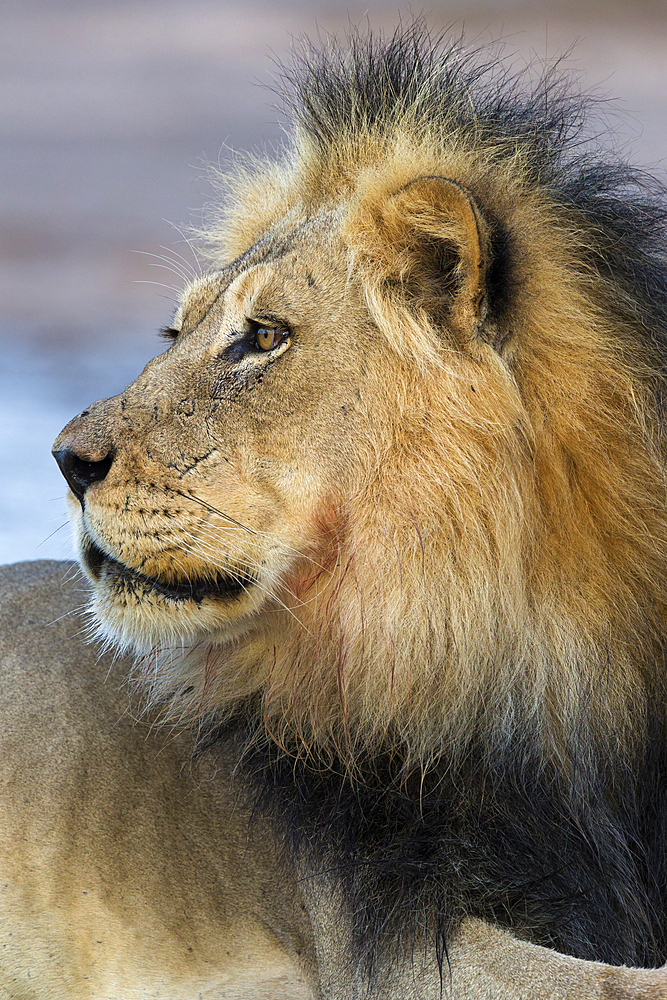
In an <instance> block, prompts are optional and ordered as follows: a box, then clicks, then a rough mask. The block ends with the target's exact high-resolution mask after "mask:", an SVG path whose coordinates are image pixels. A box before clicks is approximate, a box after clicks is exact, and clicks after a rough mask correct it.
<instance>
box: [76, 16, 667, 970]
mask: <svg viewBox="0 0 667 1000" xmlns="http://www.w3.org/2000/svg"><path fill="white" fill-rule="evenodd" d="M293 94H294V97H293V101H292V110H293V116H294V120H295V123H296V130H295V141H294V144H293V147H292V149H291V151H290V153H289V155H286V156H285V158H284V160H283V161H282V162H281V163H279V164H278V165H275V164H269V163H260V164H255V165H254V169H252V170H249V171H248V172H247V173H246V174H240V175H239V176H238V177H237V179H236V182H235V184H234V194H233V198H232V207H231V210H230V212H229V215H228V218H227V220H226V222H225V223H224V226H222V228H220V229H218V230H216V231H215V232H214V234H213V236H212V237H211V240H212V245H213V254H214V258H215V259H214V266H213V268H212V270H211V271H210V273H208V274H207V275H205V276H204V277H202V278H201V279H199V280H198V281H196V282H195V283H194V284H193V286H191V287H190V288H189V289H187V290H186V292H185V293H184V296H183V300H182V303H181V307H180V308H179V310H178V313H177V316H176V319H175V321H174V326H173V329H171V330H170V331H168V332H169V336H170V337H171V339H172V340H173V344H172V346H171V347H170V349H169V350H168V351H167V352H165V354H164V355H162V356H161V357H160V358H157V359H156V360H155V361H154V362H152V363H151V364H150V365H148V366H147V368H146V369H145V371H144V372H143V373H142V375H141V376H140V377H139V378H138V379H137V380H136V382H134V383H133V384H132V385H131V386H130V387H129V388H128V389H127V390H126V392H124V393H123V394H122V395H120V396H118V397H115V398H114V399H111V400H103V401H101V402H100V403H98V404H96V405H95V406H94V407H91V409H90V410H87V411H85V412H84V413H83V414H81V415H80V417H78V418H76V420H74V421H72V423H71V424H70V425H69V426H68V428H66V430H65V431H64V432H63V434H62V435H61V437H60V438H59V439H58V442H57V444H56V451H57V452H58V458H59V461H60V462H61V465H62V468H63V471H64V472H65V474H66V476H67V478H68V481H69V483H70V486H71V488H72V490H73V493H74V496H73V497H72V512H73V518H74V521H75V524H76V526H77V531H78V534H79V538H80V547H81V557H82V564H83V566H84V568H85V569H86V571H87V573H88V575H89V577H90V579H91V580H92V582H93V610H94V613H95V616H96V619H97V621H98V624H99V631H100V634H101V635H103V636H104V638H105V639H106V640H108V641H109V642H111V643H113V644H116V645H119V646H120V647H121V648H123V649H132V650H133V651H134V653H135V655H136V657H137V664H138V669H139V673H140V674H141V676H142V678H143V681H144V685H145V688H146V690H147V691H148V694H149V697H150V700H151V701H152V702H153V704H154V705H157V706H161V707H162V709H163V711H164V712H165V713H166V715H167V717H169V718H171V719H186V720H196V721H197V724H198V726H199V727H200V732H202V731H203V733H204V737H203V738H204V742H206V741H208V742H209V743H213V742H215V738H216V737H217V736H219V735H220V734H221V733H222V734H224V739H225V740H229V739H236V741H237V748H238V749H237V752H238V755H239V760H240V767H241V768H245V771H244V773H245V776H246V781H247V782H248V783H249V784H251V785H253V786H254V787H255V789H256V796H257V801H258V803H259V805H260V806H261V807H262V808H264V809H265V810H266V812H267V814H268V815H269V816H270V817H271V819H272V821H273V822H274V824H275V825H276V828H277V829H278V831H279V832H280V834H281V836H283V837H284V839H285V842H286V844H287V845H288V846H289V847H290V849H291V850H292V851H293V853H294V857H295V858H297V859H299V863H306V864H310V865H313V864H314V865H315V867H316V868H317V866H319V867H320V868H321V867H328V868H330V869H332V870H333V871H336V872H337V873H338V877H337V879H336V882H337V886H338V888H339V890H340V891H341V893H342V894H343V898H344V899H345V901H346V905H348V906H349V907H350V912H351V914H352V923H353V930H354V934H353V940H354V943H355V948H356V955H357V960H358V963H359V968H360V970H361V973H362V974H363V975H365V974H369V975H370V976H371V978H372V977H373V976H375V975H376V974H377V968H378V967H379V966H382V965H383V964H386V962H387V961H388V959H390V958H391V956H392V955H393V954H395V952H396V949H397V948H398V947H399V944H398V942H401V941H404V939H405V936H406V934H407V935H408V936H412V937H413V938H415V940H416V941H419V940H421V939H422V938H423V939H424V940H425V942H426V944H427V948H428V949H433V954H434V955H435V956H436V957H437V960H438V962H439V963H440V964H441V963H442V961H443V958H444V954H445V949H446V942H447V940H448V939H449V940H452V939H454V938H455V936H456V933H457V928H458V927H459V925H460V923H461V921H462V919H463V918H465V917H468V916H473V917H481V918H484V919H490V920H492V921H494V922H498V923H501V924H504V925H506V926H508V927H510V928H512V929H513V930H514V931H516V932H517V933H519V934H520V935H522V936H524V937H525V938H527V939H528V940H530V941H533V942H536V943H540V944H545V945H549V946H553V947H555V948H558V949H560V950H562V951H565V952H568V953H570V954H572V955H575V956H578V957H580V958H585V959H597V960H602V961H608V962H612V963H621V962H626V963H630V964H660V963H662V962H664V961H665V959H667V869H666V867H665V857H666V856H667V786H666V782H665V775H666V774H667V693H666V690H665V688H666V683H667V679H666V671H665V662H664V659H665V658H664V648H663V647H664V627H665V623H666V621H667V573H666V572H665V566H666V565H667V561H666V560H667V507H666V504H665V499H666V496H665V493H666V483H665V470H664V458H663V456H664V450H665V441H664V436H663V423H664V418H663V410H662V406H663V402H662V401H663V396H664V372H665V359H666V358H667V351H666V349H665V344H666V342H667V264H666V257H667V255H666V252H665V238H664V231H663V230H664V222H665V210H664V195H662V194H660V193H658V194H655V192H653V193H652V192H651V190H649V187H650V185H649V183H648V181H646V179H645V178H642V177H641V176H640V175H639V174H637V173H633V172H632V171H630V170H629V169H627V168H625V167H623V166H622V165H618V164H615V165H614V164H612V166H608V165H607V166H605V165H604V164H603V163H602V162H601V161H600V160H599V159H598V158H596V157H593V156H583V154H582V155H579V152H578V150H579V138H580V135H579V133H578V131H577V129H578V124H577V123H578V122H579V120H580V116H581V106H580V102H577V101H574V100H572V99H571V98H569V97H568V96H567V95H566V94H565V93H564V92H563V91H562V90H561V89H559V85H558V83H557V81H554V79H551V80H550V81H549V80H548V79H547V81H543V83H542V84H541V85H539V86H538V87H537V89H536V90H535V91H534V92H533V93H532V94H529V95H528V96H525V95H523V96H522V95H521V93H520V92H519V91H518V89H517V84H516V81H514V82H513V81H511V80H510V81H508V80H507V79H502V78H500V77H499V76H498V74H496V75H495V76H494V75H493V72H491V75H490V78H489V74H488V73H487V74H486V75H485V73H484V72H481V71H477V70H475V69H474V67H473V66H472V64H471V63H470V62H467V61H466V60H465V58H464V57H463V56H462V55H461V53H460V51H459V50H458V49H456V48H454V49H452V50H451V51H450V52H448V53H443V52H442V51H441V50H437V49H436V50H432V49H431V48H430V47H429V44H428V39H426V38H425V37H424V36H423V35H422V34H421V33H420V31H419V30H418V29H415V30H413V31H410V32H407V33H406V34H404V35H402V36H401V35H399V36H397V37H396V38H395V39H394V40H393V41H391V42H390V43H388V44H387V45H385V46H380V45H376V44H375V43H374V42H367V43H364V42H360V41H359V40H357V41H356V43H355V45H354V47H353V51H352V54H351V55H348V56H344V55H341V54H340V53H339V52H337V51H335V50H334V51H333V52H329V53H328V54H327V55H325V56H323V57H322V58H320V57H317V56H315V57H312V58H311V61H310V62H308V61H307V62H305V63H304V64H303V65H302V66H301V68H300V70H299V71H298V73H297V74H296V76H295V80H294V88H293ZM661 198H662V199H663V200H662V201H661V200H660V199H661ZM216 254H217V257H216ZM230 260H231V261H232V263H228V261H230ZM304 859H305V860H304Z"/></svg>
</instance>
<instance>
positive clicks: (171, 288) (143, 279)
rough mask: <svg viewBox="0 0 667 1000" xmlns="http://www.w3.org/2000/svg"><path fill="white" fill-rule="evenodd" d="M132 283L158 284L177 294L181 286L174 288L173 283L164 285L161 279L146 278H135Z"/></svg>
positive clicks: (180, 290) (179, 292)
mask: <svg viewBox="0 0 667 1000" xmlns="http://www.w3.org/2000/svg"><path fill="white" fill-rule="evenodd" d="M132 283H133V284H134V285H159V286H160V288H168V289H169V291H170V292H175V294H176V295H179V296H180V294H181V292H182V289H181V288H176V287H175V285H165V283H164V282H163V281H148V280H147V279H146V278H135V279H134V281H133V282H132Z"/></svg>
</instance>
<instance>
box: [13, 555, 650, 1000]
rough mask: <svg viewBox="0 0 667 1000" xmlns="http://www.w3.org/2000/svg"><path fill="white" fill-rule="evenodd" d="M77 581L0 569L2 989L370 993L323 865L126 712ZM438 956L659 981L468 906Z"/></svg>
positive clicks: (642, 992) (101, 995) (455, 976)
mask: <svg viewBox="0 0 667 1000" xmlns="http://www.w3.org/2000/svg"><path fill="white" fill-rule="evenodd" d="M84 597H85V587H84V586H83V585H82V581H81V580H80V579H79V578H77V576H76V575H75V574H74V573H73V568H72V567H71V566H68V565H67V564H65V563H26V564H23V565H20V566H15V567H2V569H0V683H1V685H2V693H3V697H2V702H1V713H2V720H1V724H0V997H2V998H3V1000H116V998H117V1000H121V998H122V1000H126V998H127V1000H129V998H132V997H136V998H137V1000H139V998H142V1000H143V998H149V997H155V998H157V997H161V998H164V1000H192V998H193V997H199V998H202V1000H203V998H211V1000H212V998H214V997H215V998H218V997H220V996H223V995H224V996H225V997H227V998H229V1000H234V998H237V1000H317V998H322V1000H353V998H357V997H359V998H361V997H362V996H363V997H368V994H367V993H366V992H365V990H364V991H361V988H360V987H358V985H357V983H356V981H355V977H354V972H353V970H351V969H349V967H348V965H347V962H346V956H347V954H348V951H349V948H348V944H347V941H346V921H345V913H344V910H342V909H340V908H339V904H338V903H337V901H336V896H335V892H332V891H331V887H330V886H329V885H328V884H327V878H326V876H318V877H313V875H312V873H311V876H310V877H308V878H304V877H303V873H300V874H299V876H298V877H295V873H294V872H293V871H292V870H291V868H290V867H289V865H287V864H285V863H284V862H282V861H281V860H280V858H279V855H278V854H277V852H276V845H275V842H274V840H273V837H272V836H271V834H270V833H269V832H268V831H266V830H265V829H264V828H263V825H262V823H261V822H260V821H259V819H258V818H257V817H255V819H254V821H253V823H252V824H251V825H250V826H249V815H248V812H247V810H246V809H245V807H244V806H243V805H242V803H241V802H240V801H239V799H238V793H237V792H236V791H235V790H234V789H233V787H232V785H231V783H230V782H231V778H230V771H231V768H232V766H233V762H232V761H230V760H229V759H228V758H227V757H226V756H225V754H224V753H223V754H220V755H218V756H217V758H215V759H210V758H209V759H207V760H204V761H201V762H200V763H198V764H197V765H192V764H190V763H189V756H190V746H189V739H188V738H187V737H183V735H178V734H176V733H173V732H169V731H167V730H165V729H161V730H160V729H155V728H153V727H149V725H148V724H147V723H146V722H142V723H138V724H137V723H135V722H133V718H132V712H131V708H130V706H129V703H128V700H127V697H126V696H125V694H124V693H123V691H122V690H119V684H121V683H122V682H123V679H124V676H125V672H126V670H127V669H128V667H129V665H128V664H126V663H123V662H122V661H121V662H116V663H115V664H112V663H111V661H110V659H109V657H107V656H105V657H102V658H99V659H98V657H97V656H96V654H95V651H94V650H93V648H92V647H91V646H85V645H83V644H82V642H81V639H80V638H79V637H77V636H76V632H77V631H78V628H79V625H80V619H79V617H78V614H77V609H78V608H79V607H80V605H81V601H82V599H83V598H84ZM450 961H451V970H452V975H451V983H450V984H448V985H446V986H445V992H444V995H445V996H450V997H452V998H453V1000H491V998H493V1000H496V998H497V997H500V996H502V997H503V998H506V1000H520V998H521V997H525V996H527V995H530V996H531V997H534V998H536V1000H539V998H540V997H544V998H546V997H550V998H553V1000H626V998H627V997H632V998H634V1000H655V998H658V997H664V996H667V985H666V984H665V974H664V973H657V972H656V973H643V972H635V971H632V970H625V969H612V968H610V967H607V966H603V965H597V964H595V963H586V962H578V961H576V960H574V959H570V958H567V957H566V956H562V955H558V954H556V953H555V952H551V951H547V950H546V949H544V948H536V947H534V946H532V945H527V944H525V943H523V942H518V941H515V940H514V939H512V938H511V937H510V936H509V935H508V934H506V933H504V932H502V931H498V930H495V929H493V928H490V927H486V926H485V925H483V924H481V923H480V922H479V921H469V922H467V923H466V924H465V925H464V927H463V928H462V930H461V932H460V934H459V935H458V936H457V938H456V939H455V940H454V941H453V942H452V943H451V948H450ZM661 976H662V979H661ZM436 980H437V975H436V976H435V977H434V973H433V969H432V963H429V962H426V961H424V960H423V959H422V957H421V956H417V958H416V962H415V967H414V968H413V966H412V964H411V963H410V962H408V963H407V965H406V966H403V967H402V968H401V969H395V970H393V972H392V973H391V976H390V977H389V978H387V979H386V980H382V982H380V983H379V984H378V986H377V990H376V992H374V994H373V998H374V1000H387V998H391V1000H397V998H398V997H400V998H401V1000H430V998H432V997H437V996H439V995H440V994H439V982H437V981H436ZM510 980H512V981H514V982H515V983H516V986H515V987H514V988H512V989H511V990H510V989H509V988H508V987H507V986H506V984H507V983H508V982H509V981H510ZM624 991H625V992H624Z"/></svg>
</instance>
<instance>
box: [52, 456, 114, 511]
mask: <svg viewBox="0 0 667 1000" xmlns="http://www.w3.org/2000/svg"><path fill="white" fill-rule="evenodd" d="M53 457H54V458H55V460H56V462H57V463H58V465H59V466H60V471H61V472H62V474H63V476H64V477H65V479H66V480H67V485H68V486H69V488H70V489H71V491H72V493H73V494H74V496H75V497H76V498H77V500H78V501H79V503H80V504H81V505H82V506H83V496H84V493H85V492H86V490H87V489H88V487H89V486H92V485H93V483H99V482H101V481H102V480H103V479H104V478H105V477H106V475H107V473H108V471H109V469H110V468H111V464H112V462H113V455H112V454H108V455H107V457H106V458H103V459H102V460H101V461H100V462H87V461H86V459H85V458H79V456H78V455H77V453H76V452H75V451H71V450H70V449H69V448H64V449H63V450H62V451H54V452H53Z"/></svg>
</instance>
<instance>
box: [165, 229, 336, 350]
mask: <svg viewBox="0 0 667 1000" xmlns="http://www.w3.org/2000/svg"><path fill="white" fill-rule="evenodd" d="M347 280H348V275H347V253H346V247H345V245H344V244H343V241H342V239H341V236H340V232H339V228H338V226H337V225H336V224H335V222H334V221H333V220H332V219H331V218H330V217H325V218H321V217H316V218H314V219H309V220H307V222H304V223H302V224H301V225H300V226H299V227H298V228H297V229H295V230H293V231H292V232H290V233H289V234H288V236H283V237H282V238H281V239H280V240H278V239H274V240H269V239H268V237H267V235H266V234H264V235H262V236H261V237H260V238H259V239H258V240H257V242H256V243H255V244H254V245H253V246H252V247H250V248H249V250H247V251H245V252H244V253H243V254H241V255H240V256H239V257H238V258H237V259H236V260H235V261H234V262H232V263H231V264H229V265H227V266H225V267H223V268H221V269H218V270H215V271H211V272H209V273H208V274H205V275H203V276H201V277H199V278H197V279H196V280H195V281H193V282H192V283H191V284H190V285H188V286H187V287H186V288H185V290H184V292H183V294H182V297H181V302H180V305H179V307H178V310H177V312H176V315H175V318H174V326H175V327H176V329H178V330H181V329H182V330H184V331H187V330H191V329H193V328H194V327H195V326H196V325H197V324H198V323H199V322H201V320H202V319H203V318H204V316H205V315H207V314H208V313H209V312H210V310H211V309H212V307H213V306H215V305H216V304H218V303H220V304H221V305H223V306H224V308H225V309H227V310H230V311H231V312H233V313H244V314H245V315H246V316H248V317H249V316H250V314H251V313H260V314H262V315H261V316H259V317H258V318H262V319H264V318H265V319H274V320H276V321H278V320H285V319H286V318H287V316H288V314H290V315H291V314H293V313H295V312H302V311H303V310H304V309H307V307H308V304H309V301H310V299H311V298H312V294H313V290H315V289H318V290H319V292H320V295H321V294H323V293H324V294H326V293H327V292H328V291H333V289H334V287H335V288H336V290H337V291H338V290H339V288H338V286H340V287H341V288H342V286H343V284H345V283H347ZM177 324H178V325H177Z"/></svg>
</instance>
